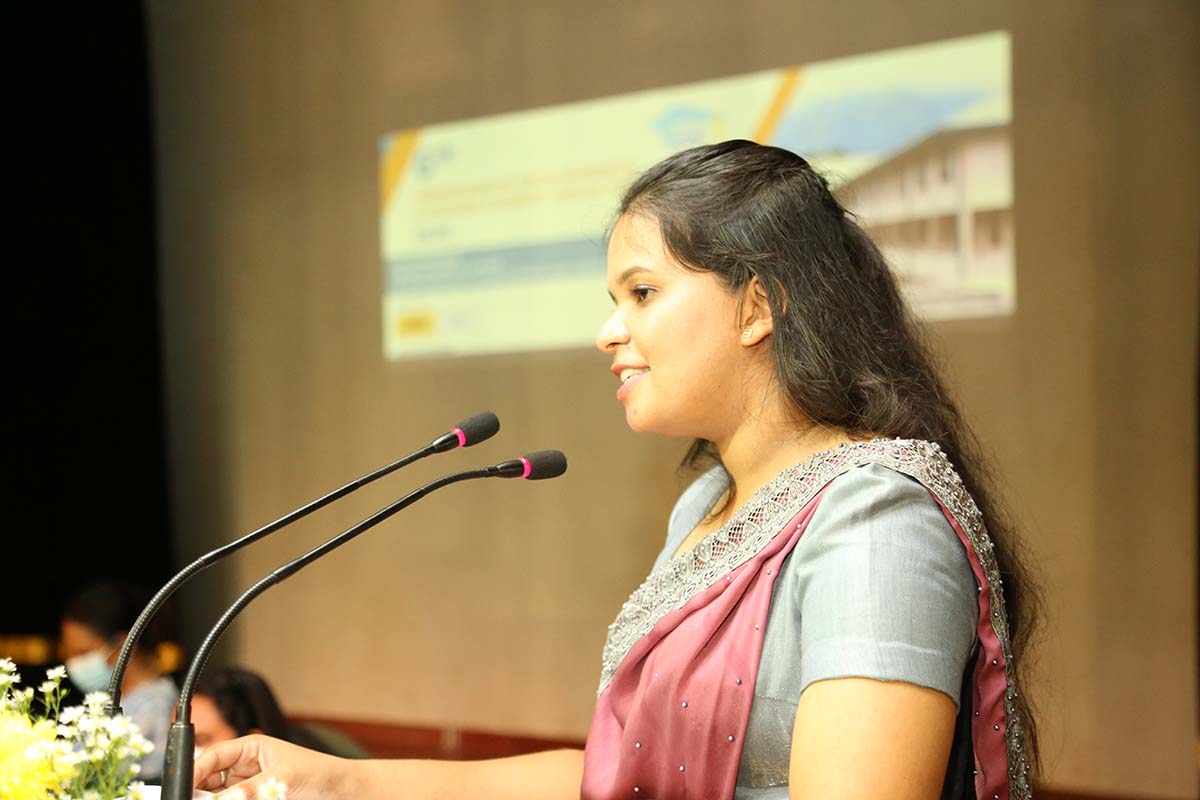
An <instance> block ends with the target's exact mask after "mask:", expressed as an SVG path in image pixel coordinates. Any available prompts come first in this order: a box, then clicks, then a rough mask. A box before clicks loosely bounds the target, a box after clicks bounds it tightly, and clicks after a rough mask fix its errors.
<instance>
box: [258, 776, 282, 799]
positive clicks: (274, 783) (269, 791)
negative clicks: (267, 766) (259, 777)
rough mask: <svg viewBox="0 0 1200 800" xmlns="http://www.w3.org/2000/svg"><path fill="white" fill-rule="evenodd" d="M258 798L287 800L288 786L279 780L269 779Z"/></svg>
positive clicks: (259, 791) (259, 792)
mask: <svg viewBox="0 0 1200 800" xmlns="http://www.w3.org/2000/svg"><path fill="white" fill-rule="evenodd" d="M258 796H259V798H260V800H287V784H285V783H284V782H283V781H281V780H279V779H278V778H267V782H266V783H265V784H263V786H262V788H261V789H259V790H258Z"/></svg>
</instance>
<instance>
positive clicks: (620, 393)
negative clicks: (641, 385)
mask: <svg viewBox="0 0 1200 800" xmlns="http://www.w3.org/2000/svg"><path fill="white" fill-rule="evenodd" d="M649 374H650V370H648V369H647V370H645V371H644V372H639V373H638V374H636V375H634V376H633V377H632V378H630V379H629V380H627V381H625V382H624V383H622V384H621V385H620V386H619V387H618V388H617V399H618V400H623V399H625V395H627V394H629V392H630V391H632V390H633V385H634V384H635V383H637V382H638V381H640V380H641V379H642V378H644V377H646V376H647V375H649Z"/></svg>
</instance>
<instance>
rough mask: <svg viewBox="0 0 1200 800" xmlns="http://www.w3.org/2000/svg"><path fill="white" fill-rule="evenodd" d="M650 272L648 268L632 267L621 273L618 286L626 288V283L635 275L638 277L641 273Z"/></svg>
mask: <svg viewBox="0 0 1200 800" xmlns="http://www.w3.org/2000/svg"><path fill="white" fill-rule="evenodd" d="M649 271H650V270H648V269H647V268H646V267H637V266H635V267H630V268H629V269H627V270H625V271H624V272H622V273H621V277H619V278H617V286H624V285H625V282H626V281H628V280H629V279H630V278H632V277H633V276H634V275H637V274H638V273H639V272H649Z"/></svg>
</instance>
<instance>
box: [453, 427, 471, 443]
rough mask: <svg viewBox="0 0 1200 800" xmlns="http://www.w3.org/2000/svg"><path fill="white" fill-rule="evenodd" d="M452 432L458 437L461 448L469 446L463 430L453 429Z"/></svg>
mask: <svg viewBox="0 0 1200 800" xmlns="http://www.w3.org/2000/svg"><path fill="white" fill-rule="evenodd" d="M450 432H451V433H453V434H454V435H455V436H457V437H458V446H459V447H466V446H467V435H466V434H465V433H463V432H462V428H452V429H451V430H450Z"/></svg>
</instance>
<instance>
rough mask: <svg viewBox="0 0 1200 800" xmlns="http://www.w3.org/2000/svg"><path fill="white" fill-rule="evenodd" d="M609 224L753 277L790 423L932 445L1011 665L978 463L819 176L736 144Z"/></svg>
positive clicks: (999, 547) (1017, 622)
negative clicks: (998, 613) (989, 564)
mask: <svg viewBox="0 0 1200 800" xmlns="http://www.w3.org/2000/svg"><path fill="white" fill-rule="evenodd" d="M620 213H621V214H622V215H624V214H644V215H646V216H648V217H650V218H652V219H656V220H657V221H658V224H659V226H660V229H661V233H662V238H663V243H664V245H665V247H666V249H667V252H669V253H670V254H671V255H672V256H673V257H674V258H675V259H676V260H677V261H678V262H679V263H680V264H682V265H684V266H685V267H687V268H688V269H694V270H703V271H706V272H712V273H714V274H716V275H717V276H718V277H719V279H720V280H721V281H722V282H723V283H724V285H725V286H726V288H728V289H729V290H731V291H738V290H741V289H743V288H745V286H746V285H747V284H748V283H749V281H750V279H751V278H753V277H758V279H759V280H760V281H761V282H762V284H763V285H764V287H765V289H766V292H767V297H768V300H769V302H770V306H771V314H772V319H773V324H774V334H773V336H772V337H771V338H772V342H773V345H772V346H773V354H774V361H775V369H776V374H777V377H778V380H779V382H780V385H781V389H782V391H783V392H784V394H785V396H786V397H787V398H788V400H789V401H790V403H791V405H792V406H793V407H794V409H795V411H796V412H798V414H799V415H801V417H802V418H804V419H807V420H809V421H811V422H812V423H813V424H816V425H821V426H825V427H830V428H836V429H840V430H844V431H846V432H847V433H849V434H850V435H851V436H855V437H866V436H887V437H900V438H904V439H924V440H927V441H931V442H936V443H937V444H938V445H939V446H940V447H941V448H942V450H943V451H944V452H945V454H946V456H947V457H948V458H949V459H950V462H951V463H952V464H954V466H955V467H956V469H957V470H958V474H959V476H960V477H961V478H962V480H963V484H964V485H965V486H966V488H967V490H968V491H969V492H970V493H971V496H972V497H973V498H974V500H975V504H976V505H977V506H978V507H979V510H980V512H982V514H983V519H984V523H985V525H986V526H987V529H988V531H989V533H990V534H991V537H992V540H993V543H994V546H995V556H996V561H997V563H998V565H999V568H1000V575H1001V580H1002V582H1003V586H1004V597H1005V605H1006V608H1007V611H1008V624H1009V635H1010V644H1011V647H1012V654H1013V661H1014V666H1015V667H1018V668H1021V667H1023V666H1024V661H1025V659H1024V658H1023V656H1024V654H1025V653H1026V650H1027V646H1028V644H1029V643H1030V638H1031V633H1032V630H1033V623H1034V621H1035V619H1036V613H1035V605H1036V592H1035V591H1034V589H1033V588H1032V586H1031V584H1030V582H1029V579H1028V578H1027V577H1026V570H1025V568H1024V567H1023V566H1022V564H1021V562H1020V559H1019V558H1018V557H1017V553H1016V550H1015V546H1014V545H1015V534H1014V531H1013V529H1012V526H1011V524H1010V523H1009V521H1008V519H1007V515H1006V514H1005V513H1004V511H1003V509H1002V508H1001V507H1000V504H999V503H998V501H997V499H996V496H995V493H994V491H993V490H992V488H991V485H992V477H991V471H990V469H989V467H988V464H987V461H986V459H985V458H984V456H983V453H982V450H981V448H980V446H979V443H978V441H977V440H976V438H975V436H974V434H973V433H972V432H971V429H970V428H969V426H968V425H967V423H966V422H965V420H964V419H963V417H962V414H961V413H960V412H959V410H958V408H957V407H956V406H955V404H954V401H953V400H952V399H951V397H950V393H949V392H948V391H947V390H946V387H945V385H944V384H943V383H942V380H941V378H939V376H938V374H937V370H936V369H935V367H934V364H933V360H932V358H931V357H930V353H929V350H928V348H927V346H926V344H925V342H924V341H923V337H922V333H921V329H920V326H919V325H918V324H917V322H916V321H915V319H914V318H913V317H912V315H911V314H910V313H909V310H908V308H907V306H906V305H905V304H904V302H903V300H902V299H901V297H900V292H899V290H898V288H897V286H896V281H895V278H894V277H893V275H892V272H891V270H889V268H888V265H887V262H886V260H885V259H884V257H883V255H882V254H881V253H880V252H879V249H878V248H877V247H876V246H875V244H874V243H873V242H872V241H871V240H870V239H869V238H868V237H867V235H866V234H865V233H863V231H862V229H861V228H860V227H859V226H858V224H857V223H856V222H855V220H854V218H853V215H851V214H850V213H849V212H848V211H846V210H845V209H844V208H842V206H841V204H840V203H838V201H837V199H836V198H834V196H833V194H832V193H831V192H830V190H829V186H828V184H827V183H826V182H825V179H824V178H823V177H821V175H820V174H818V173H817V172H816V171H815V170H813V169H812V167H811V166H809V164H808V162H807V161H805V160H804V159H803V158H801V157H800V156H798V155H796V154H795V153H791V152H789V151H787V150H783V149H781V148H778V147H768V146H764V145H759V144H756V143H754V142H749V141H744V140H734V141H729V142H723V143H721V144H714V145H706V146H703V147H696V148H693V149H691V150H685V151H683V152H681V153H677V154H675V155H673V156H671V157H670V158H668V159H666V160H665V161H662V162H660V163H659V164H657V165H655V166H654V167H651V168H650V169H649V170H648V171H646V172H645V173H643V174H642V175H641V176H640V177H639V178H638V179H637V180H636V181H634V183H633V184H632V185H631V186H630V187H629V189H628V190H627V191H626V193H625V196H624V197H623V198H622V200H621V206H620ZM712 461H716V462H717V463H720V456H719V455H718V454H717V452H716V448H715V447H714V446H713V444H712V443H711V442H708V441H705V440H697V441H695V442H693V444H692V446H691V448H690V449H689V450H688V453H687V455H686V456H685V457H684V465H686V466H692V467H696V466H699V465H700V464H703V463H707V462H712ZM1021 672H1027V670H1025V669H1021ZM1017 700H1018V705H1019V710H1020V712H1021V716H1022V718H1023V720H1024V723H1025V731H1026V737H1027V742H1026V752H1027V754H1028V756H1029V763H1030V765H1031V770H1036V769H1037V766H1036V765H1037V736H1036V732H1035V726H1034V719H1033V716H1032V714H1031V713H1030V712H1031V709H1030V707H1029V703H1028V699H1027V698H1026V697H1025V694H1024V692H1022V693H1021V694H1020V695H1019V696H1018V698H1017ZM1031 777H1036V775H1032V776H1031Z"/></svg>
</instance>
